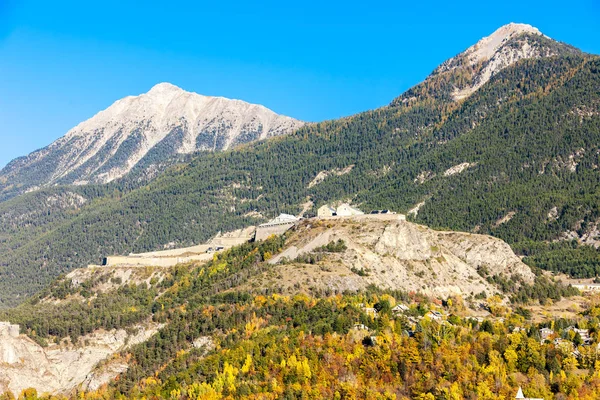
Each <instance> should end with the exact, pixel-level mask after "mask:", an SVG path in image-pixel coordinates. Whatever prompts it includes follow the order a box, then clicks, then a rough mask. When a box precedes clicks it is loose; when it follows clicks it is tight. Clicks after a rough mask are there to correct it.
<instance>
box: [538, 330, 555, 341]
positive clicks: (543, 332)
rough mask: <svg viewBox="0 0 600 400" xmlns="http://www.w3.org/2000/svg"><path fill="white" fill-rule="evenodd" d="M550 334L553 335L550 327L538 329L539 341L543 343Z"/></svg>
mask: <svg viewBox="0 0 600 400" xmlns="http://www.w3.org/2000/svg"><path fill="white" fill-rule="evenodd" d="M552 335H554V331H553V330H552V329H550V328H542V329H540V343H544V342H545V341H546V340H548V339H549V338H550V336H552Z"/></svg>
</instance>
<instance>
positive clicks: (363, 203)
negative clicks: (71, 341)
mask: <svg viewBox="0 0 600 400" xmlns="http://www.w3.org/2000/svg"><path fill="white" fill-rule="evenodd" d="M509 27H510V26H509ZM514 30H515V28H514V27H513V28H510V29H508V28H507V29H504V30H502V29H501V31H508V32H513V33H512V34H510V35H509V36H507V39H506V40H504V39H503V40H500V43H501V44H500V45H499V46H492V47H493V49H495V50H494V52H493V54H505V53H506V52H508V51H509V49H513V48H521V49H524V48H535V49H537V52H536V53H535V54H533V53H530V52H526V51H517V53H518V54H524V55H527V54H533V58H522V59H520V60H516V61H514V62H512V61H511V62H510V63H507V64H506V66H505V67H503V68H502V69H494V73H493V74H490V77H489V80H487V82H485V83H483V84H482V85H481V86H480V87H479V88H478V89H476V90H474V91H473V92H472V93H471V94H470V95H469V96H467V97H464V98H462V99H457V98H456V97H455V93H456V90H457V88H458V89H459V90H461V89H462V88H465V87H471V86H472V85H474V84H475V85H477V84H478V82H480V80H478V79H479V78H477V76H479V75H478V74H479V72H478V71H483V70H484V69H485V66H486V65H489V60H491V59H493V57H494V56H491V57H492V58H487V59H481V60H480V61H479V62H478V63H477V64H475V65H474V66H473V65H470V64H468V63H466V62H465V61H464V60H466V59H468V54H470V53H469V52H472V51H470V50H467V52H466V53H461V54H459V55H458V56H457V57H455V58H454V60H463V61H462V62H457V61H452V62H448V63H446V65H447V66H446V67H444V68H441V67H440V68H438V69H436V70H435V71H434V72H433V73H432V74H431V75H430V76H429V77H428V78H427V79H426V80H425V81H423V82H422V83H420V84H418V85H416V86H415V87H413V88H411V89H409V90H407V91H406V92H405V93H403V94H402V95H400V96H399V97H398V98H397V99H394V100H393V101H392V102H391V104H390V105H389V106H385V107H381V108H379V109H376V110H371V111H366V112H363V113H360V114H357V115H355V116H351V117H348V118H343V119H339V120H333V121H325V122H321V123H317V124H310V125H305V126H303V127H302V128H300V129H299V130H297V131H295V132H293V133H291V134H289V135H284V136H279V137H276V138H272V139H270V140H266V141H261V142H257V143H253V144H250V145H248V146H243V147H241V148H235V149H229V150H227V151H223V152H215V153H211V154H203V155H201V156H199V157H194V158H193V159H192V160H191V161H189V162H187V163H183V164H180V165H177V166H176V167H174V168H171V169H169V170H167V171H165V172H164V173H162V174H160V175H159V176H157V177H156V178H155V179H154V180H152V181H151V182H148V183H146V184H144V185H143V186H142V187H130V186H128V185H126V184H124V183H123V182H122V181H119V180H117V181H114V182H111V183H108V184H103V185H84V186H63V187H48V188H43V189H41V190H38V191H36V192H33V193H27V194H25V195H22V196H19V197H16V198H13V199H11V200H9V201H5V202H2V203H0V304H1V305H2V306H5V307H6V306H10V305H14V304H17V303H19V302H20V301H22V300H23V299H24V298H26V297H27V296H30V295H32V294H33V293H35V292H36V291H38V290H39V289H41V288H42V287H44V286H45V285H47V284H48V283H49V282H50V281H51V280H52V279H53V278H54V277H56V276H57V275H58V274H61V273H65V272H68V271H70V270H72V269H74V268H78V267H82V266H84V265H86V264H89V263H99V262H100V261H101V259H102V257H104V256H106V255H111V254H127V253H129V252H132V251H134V252H143V251H149V250H154V249H163V248H165V246H172V245H175V246H181V247H184V246H188V245H193V244H197V243H200V242H203V241H205V240H206V239H208V238H210V237H212V236H213V235H214V234H216V233H217V232H218V231H231V230H235V229H238V228H242V227H244V226H248V225H255V224H256V223H260V222H262V221H265V220H266V219H268V218H271V217H273V216H275V215H277V213H279V212H287V213H293V214H298V213H300V212H301V211H302V210H304V211H306V212H307V213H314V212H315V210H316V209H317V208H318V207H320V206H321V205H323V204H326V203H332V202H336V201H351V202H352V203H353V204H355V205H358V206H359V207H361V208H362V209H363V210H364V211H367V212H368V211H370V210H373V209H384V208H385V209H391V210H395V211H398V212H404V213H409V211H411V210H412V212H411V213H410V214H409V218H412V219H414V220H415V221H416V222H418V223H421V224H424V225H428V226H430V227H433V228H443V229H446V230H460V231H470V232H474V233H482V234H488V235H492V236H496V237H498V238H501V239H503V240H504V241H506V242H507V243H509V245H510V246H511V247H512V249H513V250H514V251H515V252H516V253H517V254H518V255H520V256H525V259H524V260H525V261H526V262H527V263H529V264H530V265H533V266H538V267H541V268H545V269H550V270H558V271H563V272H567V273H569V274H572V275H574V276H594V275H595V274H599V273H600V254H599V252H598V250H597V248H596V247H594V246H596V245H597V244H598V241H599V240H600V238H599V234H598V228H597V227H598V226H599V223H600V169H599V168H598V166H599V165H600V159H599V157H600V148H599V143H600V90H599V89H600V59H599V58H598V57H597V56H593V55H587V54H583V53H581V52H580V51H578V50H576V49H574V48H573V47H571V46H568V45H565V44H562V43H559V42H556V41H554V40H552V39H549V38H547V37H545V36H543V35H539V34H537V33H533V32H532V31H531V29H529V28H527V29H526V30H525V31H523V32H517V33H515V32H514ZM492 36H494V35H492ZM496 42H497V40H495V41H494V43H496ZM475 47H477V46H475ZM486 54H487V53H486ZM490 54H491V52H490ZM486 60H487V61H486ZM511 60H512V58H511ZM498 65H500V64H498ZM501 65H504V64H501ZM486 76H487V75H486Z"/></svg>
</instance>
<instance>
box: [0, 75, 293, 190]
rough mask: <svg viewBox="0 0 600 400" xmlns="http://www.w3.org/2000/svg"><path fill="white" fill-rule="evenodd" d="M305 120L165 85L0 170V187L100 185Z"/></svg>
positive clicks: (124, 102) (290, 128) (290, 127)
mask: <svg viewBox="0 0 600 400" xmlns="http://www.w3.org/2000/svg"><path fill="white" fill-rule="evenodd" d="M302 125H303V122H301V121H298V120H295V119H293V118H290V117H286V116H282V115H278V114H276V113H274V112H273V111H271V110H269V109H267V108H266V107H263V106H261V105H257V104H249V103H246V102H244V101H240V100H231V99H226V98H223V97H210V96H202V95H200V94H197V93H191V92H187V91H185V90H182V89H180V88H178V87H176V86H174V85H171V84H169V83H160V84H158V85H156V86H154V87H153V88H152V89H151V90H150V91H149V92H148V93H145V94H141V95H139V96H128V97H125V98H123V99H121V100H118V101H116V102H115V103H114V104H113V105H111V106H110V107H109V108H107V109H106V110H104V111H101V112H99V113H98V114H96V115H95V116H94V117H92V118H90V119H89V120H87V121H84V122H82V123H80V124H79V125H77V126H76V127H74V128H73V129H71V130H70V131H69V132H67V134H66V135H65V136H63V137H62V138H60V139H58V140H57V141H55V142H54V143H52V144H51V145H49V146H48V147H45V148H43V149H41V150H38V151H35V152H33V153H31V154H29V155H28V156H25V157H21V158H18V159H16V160H14V161H12V162H11V163H9V164H8V165H7V166H6V167H5V168H4V169H3V170H2V171H0V188H3V187H4V189H5V191H6V190H11V189H10V188H11V187H12V186H15V185H18V186H20V187H21V188H22V189H27V188H30V189H31V188H36V187H39V186H46V185H51V184H56V183H64V184H73V183H74V184H86V183H91V182H96V183H106V182H110V181H112V180H114V179H117V178H120V177H122V176H124V175H126V174H127V173H128V172H130V171H131V170H132V169H133V168H134V167H136V166H139V167H143V168H146V169H148V170H153V168H156V165H157V164H159V163H161V162H164V161H165V160H166V159H168V158H169V157H171V156H173V155H176V154H189V153H193V152H196V151H218V150H225V149H228V148H231V147H232V146H235V145H237V144H242V143H248V142H251V141H255V140H261V139H266V138H269V137H273V136H278V135H283V134H286V133H290V132H292V131H294V130H295V129H297V128H299V127H300V126H302Z"/></svg>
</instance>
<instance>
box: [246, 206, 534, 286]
mask: <svg viewBox="0 0 600 400" xmlns="http://www.w3.org/2000/svg"><path fill="white" fill-rule="evenodd" d="M340 239H341V240H342V241H343V242H344V243H345V244H346V247H347V249H345V250H344V251H343V252H339V253H337V252H330V253H327V255H326V257H325V258H323V259H322V260H320V261H318V262H317V263H315V264H311V263H310V262H306V260H307V259H308V258H307V256H311V255H313V256H314V255H315V254H316V253H315V251H318V248H319V247H321V246H324V245H327V244H328V243H331V242H336V241H338V240H340ZM288 243H289V245H288V247H287V248H286V249H285V250H284V251H283V252H282V253H281V254H278V255H276V256H275V257H274V258H273V259H272V260H271V261H270V262H271V263H272V264H281V265H280V266H279V269H278V277H279V279H278V280H273V281H271V280H270V278H269V274H268V273H266V274H265V275H263V276H260V277H257V278H256V279H255V280H254V281H253V283H251V284H250V285H251V286H252V285H255V284H260V285H263V286H269V285H274V286H277V287H283V288H284V289H289V290H292V289H293V288H294V285H295V287H296V288H298V287H299V286H302V287H304V288H309V287H317V288H321V289H330V290H334V291H339V292H342V291H345V290H351V291H352V290H360V289H364V288H366V287H367V286H369V285H376V286H379V287H382V288H390V289H403V290H407V291H415V292H422V293H424V294H427V295H435V296H440V297H447V296H450V295H462V296H470V295H477V294H480V293H481V292H486V294H488V295H490V294H492V293H499V289H498V288H497V287H496V286H494V285H493V284H490V283H489V282H488V281H487V280H486V279H485V277H484V276H482V275H484V273H483V271H485V273H486V274H489V275H492V276H493V275H500V276H502V277H504V278H510V277H512V276H513V275H516V276H518V277H519V278H520V279H521V280H522V281H523V282H527V283H531V282H533V280H534V274H533V273H532V272H531V270H530V268H529V267H528V266H527V265H525V264H523V262H521V260H520V258H519V257H517V256H516V255H515V254H514V253H513V251H512V250H511V249H510V246H509V245H508V244H506V243H505V242H503V241H502V240H500V239H497V238H493V237H491V236H486V235H476V234H470V233H463V232H441V231H435V230H432V229H429V228H427V227H425V226H422V225H417V224H414V223H411V222H407V221H406V220H404V219H403V218H402V217H399V216H398V215H364V216H357V217H348V218H335V217H334V218H329V219H324V220H320V221H318V222H315V221H314V220H311V221H307V222H305V223H304V224H302V225H301V226H300V227H299V228H298V229H297V231H295V232H294V233H293V234H292V236H291V238H290V240H289V242H288Z"/></svg>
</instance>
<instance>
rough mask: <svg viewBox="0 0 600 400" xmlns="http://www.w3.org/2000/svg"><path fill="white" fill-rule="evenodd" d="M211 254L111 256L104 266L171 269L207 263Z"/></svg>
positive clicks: (107, 258)
mask: <svg viewBox="0 0 600 400" xmlns="http://www.w3.org/2000/svg"><path fill="white" fill-rule="evenodd" d="M212 257H213V256H212V254H209V253H203V254H194V255H190V256H182V257H138V256H132V257H127V256H112V257H106V260H105V263H104V266H107V267H112V266H116V265H131V266H140V267H172V266H174V265H177V264H182V263H187V262H191V261H208V260H210V259H212Z"/></svg>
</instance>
